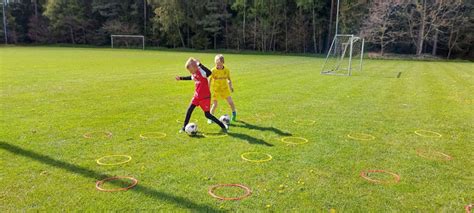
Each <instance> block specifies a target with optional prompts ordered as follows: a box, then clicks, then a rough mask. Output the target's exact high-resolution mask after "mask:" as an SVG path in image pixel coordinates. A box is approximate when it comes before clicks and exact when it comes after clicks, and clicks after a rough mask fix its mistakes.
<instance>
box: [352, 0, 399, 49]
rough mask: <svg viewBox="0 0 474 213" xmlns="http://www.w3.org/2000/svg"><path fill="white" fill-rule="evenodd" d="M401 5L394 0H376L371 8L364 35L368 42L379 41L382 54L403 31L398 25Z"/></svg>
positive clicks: (364, 25)
mask: <svg viewBox="0 0 474 213" xmlns="http://www.w3.org/2000/svg"><path fill="white" fill-rule="evenodd" d="M398 11H399V5H398V3H397V2H396V1H394V0H375V1H374V2H373V3H372V4H371V6H370V9H369V15H368V17H367V19H365V22H364V24H363V29H362V32H361V34H362V36H363V37H364V38H365V39H367V41H368V42H372V43H377V44H378V46H379V47H380V55H383V54H384V50H385V47H386V46H387V45H390V44H392V43H394V42H395V41H396V40H397V39H400V37H401V35H402V34H403V32H401V31H400V28H396V27H397V23H398V22H399V21H398V20H397V19H398V18H399V17H398Z"/></svg>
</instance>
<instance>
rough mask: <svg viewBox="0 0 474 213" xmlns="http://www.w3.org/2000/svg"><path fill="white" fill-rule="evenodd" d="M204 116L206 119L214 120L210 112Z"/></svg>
mask: <svg viewBox="0 0 474 213" xmlns="http://www.w3.org/2000/svg"><path fill="white" fill-rule="evenodd" d="M204 115H205V116H206V118H209V119H211V118H212V114H211V113H210V112H204Z"/></svg>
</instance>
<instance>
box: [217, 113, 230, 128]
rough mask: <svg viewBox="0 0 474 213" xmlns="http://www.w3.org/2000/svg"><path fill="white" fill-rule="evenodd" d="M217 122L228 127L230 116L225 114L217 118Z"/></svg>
mask: <svg viewBox="0 0 474 213" xmlns="http://www.w3.org/2000/svg"><path fill="white" fill-rule="evenodd" d="M219 121H221V122H222V123H223V124H225V125H229V123H230V116H229V115H227V114H225V115H223V116H221V117H220V118H219Z"/></svg>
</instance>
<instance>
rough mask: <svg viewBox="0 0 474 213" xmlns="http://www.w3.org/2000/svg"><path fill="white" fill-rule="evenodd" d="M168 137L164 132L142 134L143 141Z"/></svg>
mask: <svg viewBox="0 0 474 213" xmlns="http://www.w3.org/2000/svg"><path fill="white" fill-rule="evenodd" d="M164 137H166V133H164V132H145V133H142V134H140V138H141V139H161V138H164Z"/></svg>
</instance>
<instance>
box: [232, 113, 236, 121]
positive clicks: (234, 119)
mask: <svg viewBox="0 0 474 213" xmlns="http://www.w3.org/2000/svg"><path fill="white" fill-rule="evenodd" d="M231 120H232V121H234V122H235V121H237V113H236V112H232V118H231Z"/></svg>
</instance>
